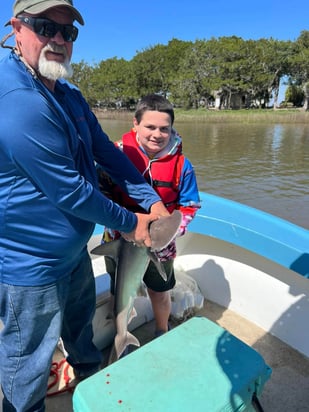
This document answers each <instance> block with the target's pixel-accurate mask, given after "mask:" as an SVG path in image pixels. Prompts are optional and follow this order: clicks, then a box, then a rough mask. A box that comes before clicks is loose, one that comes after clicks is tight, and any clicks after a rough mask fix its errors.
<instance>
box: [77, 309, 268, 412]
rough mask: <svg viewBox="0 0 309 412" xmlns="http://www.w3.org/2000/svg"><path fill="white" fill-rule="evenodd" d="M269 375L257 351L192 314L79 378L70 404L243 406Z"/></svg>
mask: <svg viewBox="0 0 309 412" xmlns="http://www.w3.org/2000/svg"><path fill="white" fill-rule="evenodd" d="M270 375H271V369H270V368H269V367H268V366H267V365H266V363H265V362H264V359H263V358H262V356H261V355H260V354H259V353H258V352H256V351H255V350H254V349H252V348H251V347H250V346H248V345H246V344H245V343H243V342H242V341H240V340H239V339H238V338H236V337H235V336H233V335H231V334H230V333H229V332H227V331H226V330H225V329H223V328H221V327H220V326H218V325H217V324H215V323H214V322H212V321H210V320H208V319H206V318H202V317H194V318H191V319H190V320H188V321H186V322H184V323H182V324H181V325H179V326H177V327H176V328H175V329H173V330H171V331H170V332H168V333H166V334H164V335H162V336H161V337H159V338H157V339H155V340H153V341H151V342H150V343H148V344H146V345H144V346H142V347H141V348H139V349H137V350H136V351H134V352H132V353H130V354H129V355H127V356H125V357H124V358H121V359H120V360H118V361H117V362H115V363H113V364H111V365H109V366H107V367H106V368H104V369H102V370H101V371H100V372H98V373H96V374H95V375H93V376H91V377H90V378H88V379H86V380H84V381H83V382H81V383H79V384H78V385H77V387H76V389H75V391H74V395H73V408H74V412H102V411H109V412H113V411H117V412H124V411H125V412H127V411H134V412H145V411H147V412H158V411H160V412H185V411H191V410H194V411H196V412H199V411H200V412H202V411H203V412H205V411H209V412H213V411H224V412H230V411H242V410H244V409H245V408H248V409H246V411H247V410H250V408H251V405H252V400H254V401H255V400H257V396H258V395H259V394H260V393H261V392H262V390H263V386H264V384H265V382H266V381H267V380H268V379H269V377H270ZM257 404H259V402H258V401H257ZM251 410H256V409H253V407H252V409H251ZM260 410H262V409H260Z"/></svg>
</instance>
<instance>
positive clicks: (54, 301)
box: [0, 0, 168, 412]
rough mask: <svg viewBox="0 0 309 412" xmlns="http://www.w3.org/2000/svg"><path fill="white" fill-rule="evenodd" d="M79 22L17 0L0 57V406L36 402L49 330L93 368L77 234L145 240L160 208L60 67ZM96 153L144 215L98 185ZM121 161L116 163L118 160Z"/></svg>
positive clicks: (48, 4)
mask: <svg viewBox="0 0 309 412" xmlns="http://www.w3.org/2000/svg"><path fill="white" fill-rule="evenodd" d="M74 20H77V22H78V23H80V24H81V25H83V24H84V20H83V18H82V16H81V14H80V13H79V11H78V10H77V9H76V8H74V7H73V3H72V0H16V1H15V3H14V6H13V17H12V18H11V19H10V21H9V22H8V23H7V25H9V24H11V25H12V27H13V33H14V35H15V47H13V48H12V51H11V53H9V54H8V56H6V57H5V58H4V59H3V60H2V61H1V62H0V73H1V83H0V112H1V116H0V274H1V278H0V282H1V283H0V287H1V289H0V318H1V320H2V322H3V324H4V328H3V329H2V331H1V345H0V359H1V362H0V377H1V386H2V390H3V393H4V401H3V411H4V412H9V411H18V412H30V411H32V412H34V411H39V412H41V411H44V410H45V406H44V398H45V395H46V388H47V381H48V376H49V368H50V364H51V360H52V355H53V352H54V349H55V347H56V344H57V342H58V339H59V336H60V335H61V336H62V338H63V341H64V345H65V349H66V351H67V352H68V354H69V355H68V359H67V360H68V362H69V363H70V364H71V365H72V366H73V368H74V371H75V374H76V376H77V377H80V378H83V377H87V376H90V375H91V374H92V373H94V372H96V371H97V370H98V369H99V367H100V364H101V353H100V352H99V351H98V350H97V348H96V347H95V346H94V345H93V343H92V337H93V331H92V318H93V315H94V311H95V287H94V278H93V272H92V268H91V261H90V258H89V255H88V253H87V247H86V246H87V242H88V240H89V237H90V236H91V234H92V232H93V229H94V226H95V224H96V223H100V224H102V225H106V226H108V227H111V228H114V229H118V230H119V231H121V232H122V233H124V236H126V239H127V240H132V241H134V242H135V243H137V244H138V245H140V246H150V245H151V242H150V238H149V233H148V225H149V223H150V222H151V221H153V220H154V219H156V218H157V216H158V215H160V214H162V215H164V214H167V213H168V212H167V211H166V209H165V207H164V206H163V203H162V202H161V200H160V198H159V197H158V195H157V194H156V193H155V192H154V191H153V190H152V189H151V187H150V186H149V185H148V184H147V183H146V182H145V180H144V179H143V178H142V177H141V175H140V174H139V173H138V172H137V171H136V169H135V168H134V167H133V166H132V164H131V163H130V162H129V160H128V159H127V158H126V157H125V155H123V154H122V153H121V152H120V151H119V150H117V149H116V148H115V146H114V144H113V143H112V142H111V141H110V140H109V139H108V137H107V135H106V134H105V133H104V132H103V131H102V129H101V127H100V125H99V123H98V121H97V119H96V118H95V116H94V114H93V113H92V112H91V110H90V108H89V106H88V105H87V103H86V101H85V100H84V98H83V97H82V95H81V93H80V92H79V90H78V89H77V88H75V87H74V86H72V85H71V84H70V83H68V82H67V81H66V80H63V78H68V77H70V75H71V71H72V69H71V66H70V59H71V54H72V46H73V42H74V41H75V40H76V38H77V36H78V28H77V27H76V26H75V25H74V24H73V23H74ZM95 162H96V163H98V164H100V165H101V166H102V167H103V169H105V170H106V171H107V172H108V174H109V175H110V176H112V178H113V180H115V181H116V182H117V183H118V184H120V186H121V187H122V188H123V189H124V190H125V191H126V192H127V193H128V194H129V196H130V197H132V198H133V199H135V200H136V201H137V202H138V203H139V204H140V206H142V207H143V208H144V209H145V210H146V211H150V212H151V213H150V214H138V213H136V214H134V213H131V212H129V211H127V210H125V209H123V208H121V207H120V206H119V205H117V204H115V203H113V202H112V201H111V200H109V199H107V198H106V197H105V196H104V195H102V194H101V192H100V191H99V189H98V184H97V174H96V169H95ZM119 165H121V168H120V167H119Z"/></svg>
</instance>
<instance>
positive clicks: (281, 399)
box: [46, 193, 309, 412]
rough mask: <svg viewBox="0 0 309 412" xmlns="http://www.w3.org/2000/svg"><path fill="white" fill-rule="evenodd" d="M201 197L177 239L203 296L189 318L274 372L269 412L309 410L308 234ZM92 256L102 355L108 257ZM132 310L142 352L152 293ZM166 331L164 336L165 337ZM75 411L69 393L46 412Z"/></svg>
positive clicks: (110, 329)
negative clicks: (214, 328) (203, 321)
mask: <svg viewBox="0 0 309 412" xmlns="http://www.w3.org/2000/svg"><path fill="white" fill-rule="evenodd" d="M200 197H201V202H202V207H201V209H200V210H199V211H198V213H197V215H196V217H195V219H194V220H193V221H192V222H191V223H190V226H189V231H188V233H187V234H186V235H185V236H183V237H181V238H178V239H177V249H178V256H177V258H176V260H175V272H176V277H178V274H183V273H185V274H186V275H187V276H188V277H189V278H190V279H192V280H193V281H194V282H195V284H196V285H197V286H198V290H199V292H200V293H201V296H202V297H203V299H204V301H203V305H202V307H199V308H195V310H194V313H193V314H192V313H191V315H190V317H191V316H192V317H195V316H199V317H205V318H208V319H210V320H211V321H212V322H214V323H215V324H217V325H220V327H222V328H223V329H224V330H227V331H229V332H230V333H231V334H232V335H233V336H236V337H237V338H238V339H239V340H241V341H243V342H245V343H246V344H248V345H249V346H250V347H252V348H254V349H255V350H256V351H257V352H258V353H260V354H261V355H262V357H263V358H264V359H265V361H266V363H267V365H268V366H269V367H270V368H271V369H272V375H271V377H270V379H269V381H267V382H266V383H265V386H264V390H263V392H262V393H261V396H260V398H259V399H260V402H261V404H262V405H263V407H264V410H265V411H272V412H277V411H278V412H279V411H283V410H286V411H290V410H306V408H307V407H308V404H309V328H308V315H309V231H308V230H307V229H305V228H302V227H299V226H297V225H295V224H292V223H290V222H287V221H285V220H283V219H280V218H278V217H275V216H273V215H270V214H268V213H265V212H262V211H260V210H257V209H254V208H252V207H249V206H245V205H243V204H240V203H237V202H234V201H231V200H228V199H224V198H222V197H218V196H214V195H211V194H207V193H200ZM102 232H103V227H101V226H100V225H97V226H96V228H95V232H94V234H93V236H92V238H91V239H90V241H89V245H88V247H89V251H91V250H92V249H93V248H94V247H95V246H97V245H98V244H100V242H101V236H102ZM91 257H92V263H93V268H94V273H95V277H96V287H97V309H96V314H95V317H94V320H93V327H94V342H95V344H96V345H97V346H98V347H99V348H100V350H102V351H103V352H104V351H108V350H109V348H110V345H111V344H112V342H113V338H114V335H115V326H114V323H113V321H112V319H111V317H110V313H111V310H112V308H111V299H110V297H111V296H110V292H109V288H110V278H109V275H108V274H107V273H106V270H105V264H104V257H102V256H95V255H91ZM176 288H177V284H176ZM135 309H136V312H137V316H136V317H135V318H134V319H133V320H132V322H131V323H130V325H129V330H131V331H133V333H134V334H135V335H136V336H138V338H139V340H140V341H141V343H142V345H143V346H142V348H140V349H137V352H138V351H142V349H143V348H144V347H147V345H146V344H148V343H149V342H150V344H151V343H152V342H151V340H152V338H153V336H152V333H153V331H152V327H153V315H152V310H151V305H150V302H149V299H148V298H147V297H142V296H141V297H138V298H137V299H136V300H135ZM190 320H191V319H189V320H188V319H183V322H180V323H182V324H184V323H186V322H190ZM181 326H182V325H181ZM176 329H177V327H176V328H175V330H176ZM172 333H173V330H172V331H171V332H169V333H168V334H166V335H169V334H171V336H172ZM166 335H164V336H162V337H161V338H159V339H162V342H163V339H167V338H166ZM134 353H136V352H134ZM141 353H142V352H141ZM133 355H134V354H132V356H133ZM57 356H58V357H59V353H58V354H57ZM130 356H131V354H130V355H129V356H127V357H125V358H124V359H121V360H120V361H118V362H117V363H119V364H121V362H124V361H125V359H126V358H127V359H128V360H129V358H130ZM111 366H113V365H111ZM99 373H101V372H99ZM89 379H91V378H89ZM267 379H268V378H267ZM86 381H88V380H86ZM86 381H85V382H86ZM82 384H83V383H81V385H82ZM71 408H72V406H71V394H67V395H60V396H59V397H52V398H48V400H47V409H46V410H47V412H53V411H56V410H57V411H60V412H61V411H62V410H63V411H64V410H65V411H66V412H68V411H71V410H72V409H71ZM102 408H103V406H102ZM102 410H103V409H102ZM119 410H122V409H119ZM123 410H125V409H123ZM206 410H207V409H206ZM233 410H234V409H233ZM235 410H236V409H235ZM237 410H238V409H237ZM239 410H242V409H239ZM162 412H165V411H162ZM210 412H212V411H210Z"/></svg>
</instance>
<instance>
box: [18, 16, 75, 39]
mask: <svg viewBox="0 0 309 412" xmlns="http://www.w3.org/2000/svg"><path fill="white" fill-rule="evenodd" d="M17 18H18V19H19V20H20V21H22V22H23V23H25V24H27V25H28V26H30V27H31V28H32V30H33V31H34V33H36V34H39V35H40V36H44V37H49V38H52V37H54V36H55V35H56V34H57V33H58V32H60V33H61V35H62V37H63V40H64V41H70V42H72V41H75V40H76V39H77V36H78V28H77V27H75V26H73V25H72V24H59V23H56V22H54V21H52V20H49V19H44V18H41V17H28V16H18V17H17Z"/></svg>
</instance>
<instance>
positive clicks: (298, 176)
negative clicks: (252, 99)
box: [101, 119, 309, 229]
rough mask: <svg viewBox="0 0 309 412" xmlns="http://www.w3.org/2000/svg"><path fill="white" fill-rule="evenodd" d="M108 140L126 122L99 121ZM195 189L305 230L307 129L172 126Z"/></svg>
mask: <svg viewBox="0 0 309 412" xmlns="http://www.w3.org/2000/svg"><path fill="white" fill-rule="evenodd" d="M101 123H102V126H103V129H104V130H105V132H106V133H107V134H108V135H109V136H110V138H111V139H112V140H116V139H118V138H120V136H121V135H122V134H123V133H124V132H126V131H128V130H129V128H130V126H131V125H130V122H129V123H128V121H124V120H106V119H104V120H102V121H101ZM175 128H176V129H177V131H178V132H179V134H180V135H181V136H182V138H183V150H184V153H185V155H186V156H187V157H188V158H189V159H190V160H191V162H192V164H193V165H194V168H195V172H196V176H197V180H198V186H199V190H201V191H203V192H208V193H212V194H214V195H217V196H222V197H224V198H227V199H231V200H235V201H237V202H240V203H244V204H246V205H249V206H253V207H255V208H257V209H260V210H263V211H265V212H268V213H271V214H273V215H276V216H278V217H281V218H283V219H286V220H288V221H290V222H292V223H295V224H297V225H299V226H303V227H305V228H306V229H309V171H308V165H309V125H307V124H293V125H287V124H271V125H267V124H256V123H253V124H234V123H221V124H218V123H210V124H207V123H205V122H186V123H182V122H181V123H177V121H176V123H175Z"/></svg>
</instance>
